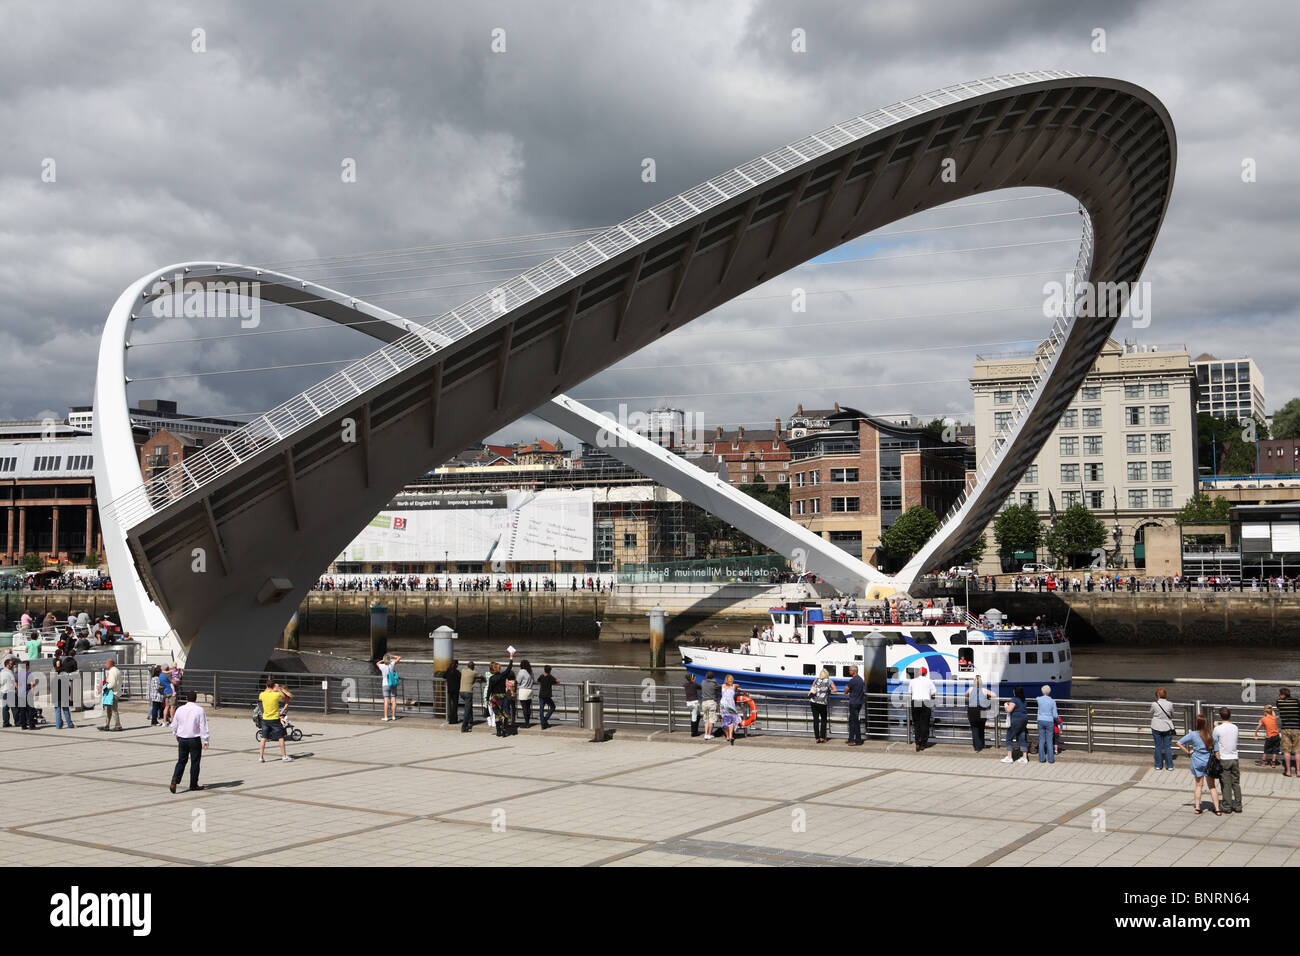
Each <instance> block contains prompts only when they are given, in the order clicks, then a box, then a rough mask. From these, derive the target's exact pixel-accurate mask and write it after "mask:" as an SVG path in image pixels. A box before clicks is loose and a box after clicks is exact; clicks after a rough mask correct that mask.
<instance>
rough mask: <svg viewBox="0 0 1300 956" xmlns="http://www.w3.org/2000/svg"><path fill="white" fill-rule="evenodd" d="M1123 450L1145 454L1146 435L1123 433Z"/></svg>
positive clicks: (1134, 453) (1133, 453)
mask: <svg viewBox="0 0 1300 956" xmlns="http://www.w3.org/2000/svg"><path fill="white" fill-rule="evenodd" d="M1124 450H1125V451H1127V452H1128V453H1129V454H1130V455H1145V454H1146V453H1147V436H1146V435H1125V436H1124Z"/></svg>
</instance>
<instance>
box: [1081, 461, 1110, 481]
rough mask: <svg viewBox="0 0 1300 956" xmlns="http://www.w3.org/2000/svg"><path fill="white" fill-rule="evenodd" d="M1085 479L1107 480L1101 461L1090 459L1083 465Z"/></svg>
mask: <svg viewBox="0 0 1300 956" xmlns="http://www.w3.org/2000/svg"><path fill="white" fill-rule="evenodd" d="M1083 480H1084V481H1105V480H1106V479H1105V478H1103V477H1102V466H1101V462H1099V461H1090V462H1088V463H1087V464H1085V465H1084V466H1083Z"/></svg>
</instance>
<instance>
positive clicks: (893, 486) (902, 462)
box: [788, 405, 971, 563]
mask: <svg viewBox="0 0 1300 956" xmlns="http://www.w3.org/2000/svg"><path fill="white" fill-rule="evenodd" d="M825 417H826V427H824V428H818V429H817V430H815V431H808V432H807V433H805V434H804V435H802V436H801V437H798V438H791V439H789V442H788V444H789V448H790V462H789V474H790V517H791V518H793V519H794V520H795V521H797V522H799V523H800V524H802V525H804V526H805V527H807V528H808V530H810V531H812V532H814V533H816V534H819V535H821V536H822V537H823V538H826V539H827V540H828V541H830V542H831V543H832V544H835V545H837V546H839V547H841V548H843V549H844V550H845V551H847V552H849V554H852V555H854V556H855V557H861V558H864V559H865V560H867V561H869V562H872V563H877V559H878V558H879V557H880V555H878V554H877V551H878V549H879V546H880V532H881V531H882V530H883V529H884V528H887V527H889V526H890V525H891V524H893V523H894V521H895V520H897V518H898V517H899V515H901V514H902V513H903V512H904V511H906V510H907V509H908V508H911V507H913V506H914V505H924V506H925V507H927V508H929V509H930V510H931V511H933V512H934V513H935V514H937V515H939V516H940V517H942V516H943V515H944V514H945V513H946V512H947V511H948V509H949V508H950V507H951V506H952V504H953V502H954V501H955V500H956V498H957V496H958V495H960V494H961V490H962V488H963V487H964V486H965V482H966V478H967V476H966V470H967V465H968V459H969V458H970V455H971V449H970V448H969V447H968V446H966V445H963V444H960V443H957V442H945V441H943V439H942V438H941V437H940V436H938V435H936V434H934V433H933V432H930V431H927V430H926V429H924V428H914V427H904V426H900V425H897V424H895V423H893V422H889V421H885V420H884V419H880V418H875V417H873V416H869V415H865V414H863V413H862V412H860V411H858V410H856V409H852V408H840V407H839V406H838V405H837V406H836V410H835V411H832V412H830V413H829V414H827V415H826V416H825Z"/></svg>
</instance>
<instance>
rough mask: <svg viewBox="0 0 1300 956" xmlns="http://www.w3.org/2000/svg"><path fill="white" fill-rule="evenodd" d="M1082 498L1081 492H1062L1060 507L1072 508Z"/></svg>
mask: <svg viewBox="0 0 1300 956" xmlns="http://www.w3.org/2000/svg"><path fill="white" fill-rule="evenodd" d="M1082 498H1083V492H1081V491H1062V492H1061V507H1063V508H1073V507H1074V506H1075V505H1077V504H1079V503H1080V501H1081V500H1082Z"/></svg>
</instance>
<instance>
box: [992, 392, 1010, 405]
mask: <svg viewBox="0 0 1300 956" xmlns="http://www.w3.org/2000/svg"><path fill="white" fill-rule="evenodd" d="M1011 398H1012V393H1011V392H994V393H993V404H994V405H1010V404H1011Z"/></svg>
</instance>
